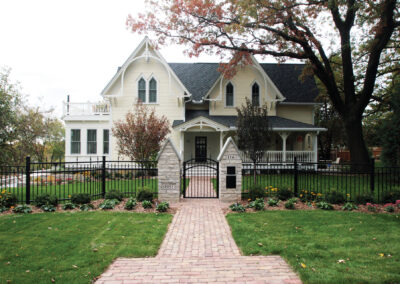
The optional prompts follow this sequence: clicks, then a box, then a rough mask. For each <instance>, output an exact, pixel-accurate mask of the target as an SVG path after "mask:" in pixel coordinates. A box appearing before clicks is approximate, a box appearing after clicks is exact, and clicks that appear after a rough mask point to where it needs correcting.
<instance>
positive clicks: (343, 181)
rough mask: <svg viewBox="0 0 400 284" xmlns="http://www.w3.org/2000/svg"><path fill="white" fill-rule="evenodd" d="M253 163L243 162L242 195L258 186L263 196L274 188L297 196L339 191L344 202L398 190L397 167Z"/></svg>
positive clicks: (399, 174) (377, 199) (399, 172)
mask: <svg viewBox="0 0 400 284" xmlns="http://www.w3.org/2000/svg"><path fill="white" fill-rule="evenodd" d="M255 171H256V181H254V175H253V173H254V166H253V164H251V163H244V164H243V172H242V175H243V176H242V195H243V196H244V197H246V195H247V193H248V191H249V189H250V188H251V187H252V186H253V185H254V182H256V183H257V185H260V186H262V187H264V188H265V189H266V192H267V195H271V194H273V193H274V191H275V190H276V189H280V188H289V189H291V190H292V191H293V192H294V194H295V195H296V196H297V197H300V195H302V194H311V193H313V194H314V195H317V194H319V195H321V196H322V195H325V194H327V193H329V192H331V191H337V192H341V193H342V194H343V196H344V197H345V198H346V200H348V201H356V198H357V196H360V195H366V194H370V195H372V196H373V197H374V200H375V202H384V201H385V195H387V194H389V193H391V192H394V191H400V168H394V167H375V166H374V162H372V163H371V164H368V165H354V164H328V163H304V162H301V163H300V162H297V160H295V161H294V162H293V163H270V164H266V163H260V164H257V165H256V170H255Z"/></svg>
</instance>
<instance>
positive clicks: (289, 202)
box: [285, 200, 295, 209]
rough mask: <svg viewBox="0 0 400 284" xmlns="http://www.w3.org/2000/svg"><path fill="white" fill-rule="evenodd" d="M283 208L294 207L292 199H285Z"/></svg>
mask: <svg viewBox="0 0 400 284" xmlns="http://www.w3.org/2000/svg"><path fill="white" fill-rule="evenodd" d="M285 208H286V209H295V207H294V202H293V200H288V201H286V203H285Z"/></svg>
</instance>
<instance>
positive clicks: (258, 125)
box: [236, 98, 272, 184]
mask: <svg viewBox="0 0 400 284" xmlns="http://www.w3.org/2000/svg"><path fill="white" fill-rule="evenodd" d="M267 109H268V108H267V106H262V107H258V106H254V105H253V104H252V103H251V101H250V100H249V99H248V98H246V102H245V104H244V105H242V106H241V107H240V108H236V110H237V113H238V118H237V123H236V126H237V140H238V147H239V149H240V150H241V151H243V152H244V153H245V155H246V156H247V157H249V158H250V159H251V160H252V162H253V176H254V184H257V179H256V169H257V163H259V162H260V161H261V159H262V157H263V155H264V153H265V151H267V150H268V146H269V145H270V143H271V131H272V130H271V127H270V125H269V121H268V111H267Z"/></svg>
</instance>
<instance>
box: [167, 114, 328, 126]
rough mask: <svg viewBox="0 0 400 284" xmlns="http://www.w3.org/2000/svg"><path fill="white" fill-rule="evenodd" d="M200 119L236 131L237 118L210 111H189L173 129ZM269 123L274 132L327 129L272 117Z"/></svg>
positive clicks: (175, 123) (177, 121) (174, 124)
mask: <svg viewBox="0 0 400 284" xmlns="http://www.w3.org/2000/svg"><path fill="white" fill-rule="evenodd" d="M199 117H203V118H206V119H208V120H210V121H212V122H214V123H218V124H219V125H222V126H225V128H227V129H226V130H234V129H236V120H237V116H227V115H209V112H208V110H187V111H186V117H185V118H186V121H183V120H174V121H173V123H172V127H173V128H177V127H178V126H180V125H182V124H185V125H186V124H188V123H189V122H191V121H192V120H195V119H198V118H199ZM269 122H270V124H271V127H272V130H274V131H326V128H321V127H318V126H315V125H312V124H308V123H303V122H300V121H295V120H291V119H287V118H283V117H280V116H270V117H269Z"/></svg>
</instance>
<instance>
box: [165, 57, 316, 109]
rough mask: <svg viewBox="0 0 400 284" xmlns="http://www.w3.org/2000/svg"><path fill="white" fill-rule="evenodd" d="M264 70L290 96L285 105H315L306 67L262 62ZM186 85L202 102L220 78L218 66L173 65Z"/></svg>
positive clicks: (200, 64)
mask: <svg viewBox="0 0 400 284" xmlns="http://www.w3.org/2000/svg"><path fill="white" fill-rule="evenodd" d="M260 65H261V67H262V68H263V69H264V70H265V72H266V73H267V75H268V76H269V77H270V78H271V80H272V81H273V82H274V84H275V85H276V87H277V88H278V89H279V91H280V92H281V93H282V95H283V96H284V97H286V100H285V102H296V103H312V102H314V99H315V97H316V96H317V95H318V90H317V86H316V84H315V81H314V78H313V77H312V76H308V77H306V78H305V80H300V79H299V76H300V74H301V72H302V70H303V68H304V66H305V65H304V64H286V63H284V64H275V63H261V64H260ZM169 66H170V67H171V69H172V70H173V71H174V72H175V74H176V75H177V76H178V78H179V80H181V82H182V84H184V85H185V87H186V88H187V89H188V91H189V92H190V93H191V94H192V95H193V100H195V101H200V100H202V98H203V97H204V96H205V95H206V94H207V92H208V91H209V90H210V88H211V87H212V86H213V85H214V83H215V82H216V81H217V80H218V78H219V77H220V73H219V72H218V67H219V64H218V63H169Z"/></svg>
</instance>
